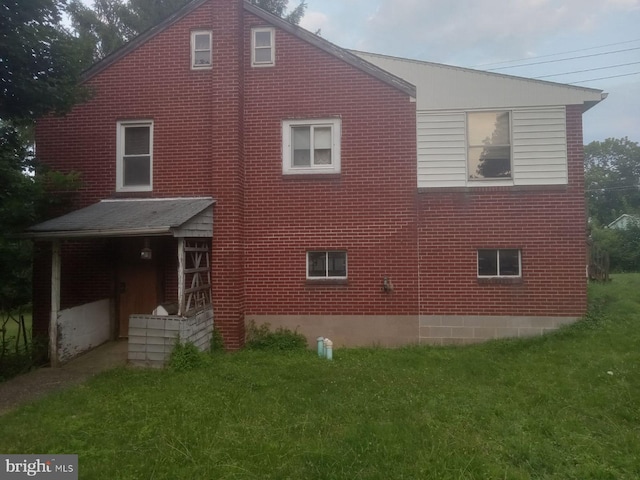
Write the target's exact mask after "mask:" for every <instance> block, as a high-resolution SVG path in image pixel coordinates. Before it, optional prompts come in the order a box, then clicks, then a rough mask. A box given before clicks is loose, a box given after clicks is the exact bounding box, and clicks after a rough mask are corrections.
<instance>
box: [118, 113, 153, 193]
mask: <svg viewBox="0 0 640 480" xmlns="http://www.w3.org/2000/svg"><path fill="white" fill-rule="evenodd" d="M127 127H149V185H148V186H147V185H135V186H126V185H125V184H124V156H125V155H124V138H125V135H124V132H125V130H126V128H127ZM151 191H153V120H121V121H118V122H117V130H116V192H151Z"/></svg>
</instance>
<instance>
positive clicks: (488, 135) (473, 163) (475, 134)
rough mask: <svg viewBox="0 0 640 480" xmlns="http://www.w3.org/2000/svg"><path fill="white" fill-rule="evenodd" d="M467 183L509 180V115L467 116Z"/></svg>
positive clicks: (503, 113) (496, 113)
mask: <svg viewBox="0 0 640 480" xmlns="http://www.w3.org/2000/svg"><path fill="white" fill-rule="evenodd" d="M467 142H468V148H467V164H468V175H469V180H483V179H502V178H507V179H508V178H511V121H510V115H509V112H472V113H468V114H467Z"/></svg>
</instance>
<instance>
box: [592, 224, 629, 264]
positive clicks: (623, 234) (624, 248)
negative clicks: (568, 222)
mask: <svg viewBox="0 0 640 480" xmlns="http://www.w3.org/2000/svg"><path fill="white" fill-rule="evenodd" d="M592 237H593V241H594V242H595V244H596V245H598V246H599V247H600V248H602V249H603V250H605V251H606V252H608V253H609V262H610V266H611V271H612V272H640V226H639V225H629V226H628V227H627V228H626V229H624V230H613V229H607V228H602V229H599V228H594V229H593V231H592Z"/></svg>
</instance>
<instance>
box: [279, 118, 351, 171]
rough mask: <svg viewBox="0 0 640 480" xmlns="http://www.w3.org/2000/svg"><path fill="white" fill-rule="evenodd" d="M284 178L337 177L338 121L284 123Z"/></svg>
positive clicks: (338, 169) (294, 121) (292, 121)
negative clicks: (318, 175) (324, 175)
mask: <svg viewBox="0 0 640 480" xmlns="http://www.w3.org/2000/svg"><path fill="white" fill-rule="evenodd" d="M282 156H283V159H282V171H283V173H284V174H299V173H302V174H304V173H339V172H340V120H339V119H335V118H334V119H327V120H286V121H284V122H283V124H282Z"/></svg>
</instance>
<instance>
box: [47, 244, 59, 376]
mask: <svg viewBox="0 0 640 480" xmlns="http://www.w3.org/2000/svg"><path fill="white" fill-rule="evenodd" d="M61 268H62V267H61V261H60V240H54V241H53V242H52V245H51V318H50V319H49V360H50V361H51V366H52V367H58V366H59V365H60V362H59V361H58V314H59V313H60V271H61Z"/></svg>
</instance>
